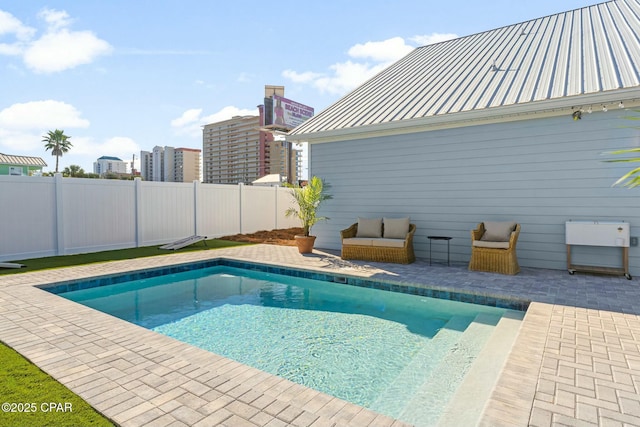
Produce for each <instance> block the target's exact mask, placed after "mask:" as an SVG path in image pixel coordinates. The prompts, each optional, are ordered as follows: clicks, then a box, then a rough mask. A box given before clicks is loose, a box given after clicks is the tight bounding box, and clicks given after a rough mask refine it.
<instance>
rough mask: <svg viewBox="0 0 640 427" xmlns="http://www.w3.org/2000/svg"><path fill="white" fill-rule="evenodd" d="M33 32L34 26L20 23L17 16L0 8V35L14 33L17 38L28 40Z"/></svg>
mask: <svg viewBox="0 0 640 427" xmlns="http://www.w3.org/2000/svg"><path fill="white" fill-rule="evenodd" d="M35 32H36V30H35V29H34V28H31V27H28V26H26V25H24V24H22V22H20V20H19V19H18V18H16V17H15V16H13V15H12V14H10V13H9V12H5V11H3V10H0V35H3V34H14V35H15V36H16V38H17V39H18V40H28V39H30V38H31V37H32V36H33V35H34V34H35Z"/></svg>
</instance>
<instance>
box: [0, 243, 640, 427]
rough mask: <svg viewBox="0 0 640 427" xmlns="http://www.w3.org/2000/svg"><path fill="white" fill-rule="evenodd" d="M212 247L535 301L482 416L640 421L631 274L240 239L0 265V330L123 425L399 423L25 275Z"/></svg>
mask: <svg viewBox="0 0 640 427" xmlns="http://www.w3.org/2000/svg"><path fill="white" fill-rule="evenodd" d="M216 257H224V258H228V259H238V260H245V261H253V262H261V263H273V264H277V265H284V266H290V267H295V268H304V269H310V270H320V271H331V272H335V271H339V272H341V274H344V275H354V276H362V277H373V278H375V279H376V280H386V281H393V282H397V283H410V284H412V285H423V286H429V287H437V288H442V289H448V290H456V291H462V292H469V293H474V294H481V295H495V296H502V297H514V298H523V299H527V300H531V301H532V303H531V305H530V307H529V310H528V311H527V314H526V316H525V319H524V321H523V322H522V325H521V329H520V334H519V335H518V337H517V339H516V342H515V344H514V347H513V349H512V352H511V353H510V355H509V357H508V359H507V361H506V363H505V366H504V367H503V370H502V374H501V375H500V377H499V379H498V382H497V384H496V386H495V388H494V391H493V393H492V395H491V398H490V399H489V401H488V402H487V404H486V406H485V410H484V413H483V416H482V419H481V421H480V425H485V426H526V425H533V426H551V425H580V426H583V425H585V426H588V425H594V426H595V425H602V426H608V425H611V426H623V425H625V426H628V425H637V426H640V318H639V317H638V315H639V314H640V286H638V284H637V281H636V280H633V281H628V280H626V279H625V278H624V277H608V276H590V275H579V274H576V275H575V276H570V275H569V274H568V273H566V272H563V271H551V270H540V269H528V268H523V271H522V272H521V273H520V274H519V275H518V276H515V277H512V276H502V275H496V274H487V273H476V272H469V271H467V269H466V266H464V265H454V266H451V267H447V266H444V265H437V264H434V265H432V266H429V265H428V262H425V261H423V260H419V261H418V262H416V263H414V264H411V265H407V266H405V265H395V264H377V263H376V264H373V263H369V264H368V263H364V262H347V261H343V260H341V259H340V258H339V257H337V256H335V254H332V253H331V251H316V252H315V253H314V254H312V255H307V256H303V255H300V254H298V253H297V250H296V249H295V248H291V247H283V246H271V245H255V246H245V247H238V248H229V249H223V250H214V251H203V252H191V253H184V254H181V253H177V254H172V255H166V256H162V257H153V258H142V259H135V260H128V261H118V262H112V263H105V264H96V265H89V266H78V267H71V268H66V269H58V270H50V271H42V272H33V273H27V274H18V275H6V276H0V340H2V341H3V342H5V343H7V344H8V345H10V346H11V347H13V348H15V349H16V350H18V351H19V352H20V353H22V354H23V355H25V356H26V357H28V358H29V359H30V360H32V361H33V362H34V363H36V364H37V365H38V366H39V367H41V368H42V369H43V370H44V371H46V372H48V373H49V374H51V375H52V376H53V377H55V378H56V379H58V380H59V381H60V382H62V383H63V384H65V385H66V386H67V387H69V388H70V389H71V390H72V391H74V392H75V393H77V394H78V395H80V396H81V397H82V398H83V399H85V400H86V401H87V402H89V403H90V404H91V405H92V406H94V407H95V408H96V409H98V410H99V411H101V412H102V413H103V414H105V415H106V416H107V417H109V418H111V419H112V420H114V421H115V422H116V423H118V424H119V425H122V426H142V425H145V426H147V425H149V426H214V425H228V426H245V425H246V426H269V427H276V426H287V425H295V426H315V427H319V426H333V425H335V426H342V425H344V426H391V425H393V426H401V425H405V424H404V423H402V422H400V421H397V420H393V419H391V418H389V417H387V416H384V415H381V414H377V413H375V412H373V411H370V410H367V409H364V408H361V407H359V406H356V405H353V404H350V403H347V402H344V401H342V400H340V399H337V398H334V397H331V396H328V395H325V394H322V393H320V392H317V391H314V390H311V389H308V388H306V387H303V386H301V385H297V384H294V383H292V382H290V381H287V380H284V379H281V378H278V377H275V376H272V375H269V374H267V373H264V372H261V371H259V370H257V369H254V368H250V367H247V366H244V365H242V364H239V363H237V362H234V361H231V360H229V359H226V358H223V357H220V356H217V355H215V354H212V353H209V352H206V351H203V350H200V349H197V348H195V347H192V346H190V345H187V344H184V343H181V342H178V341H176V340H173V339H171V338H169V337H165V336H161V335H159V334H156V333H154V332H152V331H149V330H146V329H144V328H141V327H138V326H136V325H132V324H129V323H127V322H124V321H122V320H119V319H116V318H114V317H111V316H109V315H106V314H104V313H100V312H97V311H95V310H92V309H89V308H87V307H83V306H79V305H77V304H75V303H73V302H71V301H67V300H65V299H63V298H60V297H58V296H56V295H53V294H50V293H48V292H45V291H43V290H41V289H38V288H35V287H34V285H39V284H45V283H53V282H58V281H66V280H71V279H81V278H86V277H92V276H96V275H107V274H115V273H120V272H124V271H133V270H139V269H146V268H154V267H158V266H165V265H169V264H178V263H185V262H192V261H198V260H203V259H209V258H216ZM1 423H2V414H0V424H1Z"/></svg>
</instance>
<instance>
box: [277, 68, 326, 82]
mask: <svg viewBox="0 0 640 427" xmlns="http://www.w3.org/2000/svg"><path fill="white" fill-rule="evenodd" d="M282 77H285V78H287V79H289V80H291V81H293V82H294V83H309V82H312V81H314V80H316V79H319V78H321V77H324V76H323V74H321V73H314V72H312V71H306V72H304V73H298V72H297V71H293V70H284V71H283V72H282Z"/></svg>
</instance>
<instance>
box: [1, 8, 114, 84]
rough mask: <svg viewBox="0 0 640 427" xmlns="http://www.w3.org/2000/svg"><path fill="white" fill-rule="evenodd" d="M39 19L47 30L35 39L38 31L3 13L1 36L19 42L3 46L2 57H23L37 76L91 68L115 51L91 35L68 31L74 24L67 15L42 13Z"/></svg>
mask: <svg viewBox="0 0 640 427" xmlns="http://www.w3.org/2000/svg"><path fill="white" fill-rule="evenodd" d="M38 17H39V18H40V19H41V20H43V21H44V23H45V25H46V27H47V28H46V31H45V33H44V34H43V35H42V36H40V37H38V38H35V34H36V30H35V29H33V28H30V27H28V26H25V25H23V24H22V23H21V22H20V21H19V20H18V19H17V18H15V17H14V16H13V15H11V14H9V13H7V12H4V11H1V10H0V34H3V33H6V34H13V35H14V36H15V38H16V41H14V42H13V43H2V44H0V55H14V56H22V58H23V60H24V63H25V65H26V66H27V67H28V68H29V69H31V70H32V71H34V72H36V73H55V72H60V71H64V70H67V69H70V68H74V67H77V66H79V65H83V64H89V63H91V62H93V61H95V60H96V58H98V57H100V56H102V55H106V54H109V53H111V51H112V50H113V48H112V47H111V45H110V44H109V43H107V42H106V41H104V40H102V39H100V38H98V37H97V36H96V35H95V34H94V33H93V32H91V31H71V30H70V29H69V28H68V27H69V26H70V25H71V23H72V21H73V20H72V19H71V18H70V17H69V14H68V13H67V12H65V11H57V10H54V9H43V10H42V11H41V12H40V13H39V14H38Z"/></svg>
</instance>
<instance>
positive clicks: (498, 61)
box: [453, 26, 520, 111]
mask: <svg viewBox="0 0 640 427" xmlns="http://www.w3.org/2000/svg"><path fill="white" fill-rule="evenodd" d="M519 32H520V31H519V28H518V27H517V26H515V27H508V31H507V32H505V38H506V40H505V42H504V43H496V45H495V49H494V51H493V60H492V64H491V65H489V66H485V67H481V68H480V69H478V70H477V71H476V80H478V81H484V82H486V83H485V84H481V83H480V84H477V85H474V84H473V82H472V83H471V88H467V92H468V93H469V96H465V97H463V98H462V99H459V100H458V102H457V103H456V104H455V105H454V106H453V109H454V110H459V111H469V110H473V109H475V108H476V107H477V106H478V105H480V106H481V107H487V106H490V105H491V100H492V99H493V98H494V96H495V92H496V90H497V88H498V87H499V86H500V84H501V83H502V82H503V81H504V79H505V77H506V75H507V73H508V72H509V68H510V64H511V61H510V60H509V58H511V57H512V56H513V49H514V43H513V42H510V41H508V40H509V39H513V36H511V37H509V36H510V35H511V34H513V33H519ZM493 61H495V63H494V62H493ZM480 65H481V64H480ZM474 86H475V88H474ZM483 87H484V88H483Z"/></svg>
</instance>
